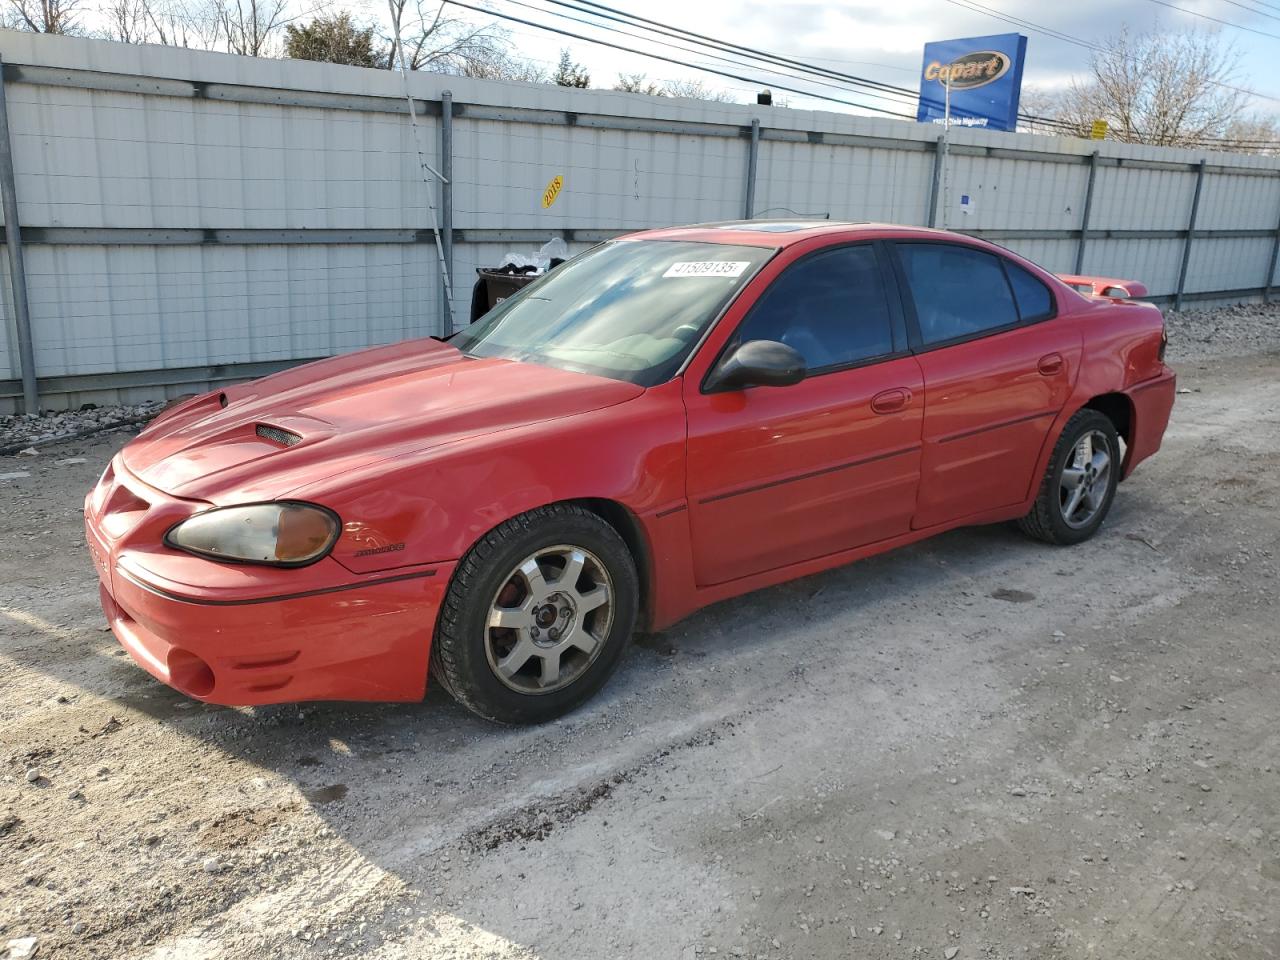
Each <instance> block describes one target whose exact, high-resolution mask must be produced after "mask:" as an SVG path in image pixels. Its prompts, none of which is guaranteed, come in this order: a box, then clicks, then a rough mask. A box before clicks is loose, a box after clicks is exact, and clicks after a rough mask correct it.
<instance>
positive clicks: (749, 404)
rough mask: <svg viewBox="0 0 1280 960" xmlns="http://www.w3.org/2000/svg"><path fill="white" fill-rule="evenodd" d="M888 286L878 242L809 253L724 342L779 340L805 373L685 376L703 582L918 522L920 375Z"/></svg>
mask: <svg viewBox="0 0 1280 960" xmlns="http://www.w3.org/2000/svg"><path fill="white" fill-rule="evenodd" d="M886 280H888V282H886ZM891 286H892V273H891V272H890V271H889V268H888V264H887V260H886V255H885V253H884V252H883V250H882V249H881V248H880V247H879V245H877V244H871V243H862V244H852V245H848V246H842V247H838V248H835V249H827V250H824V251H821V252H819V253H815V254H811V255H809V256H807V257H804V258H803V259H800V260H798V261H797V262H795V263H793V264H791V265H790V266H788V267H787V268H786V269H785V270H784V271H783V272H782V273H781V274H780V275H779V276H778V277H777V278H776V279H775V280H774V281H773V283H772V284H771V285H770V286H769V287H768V288H767V289H766V290H765V291H764V293H763V294H761V296H760V298H759V300H758V301H757V302H756V303H755V305H754V306H752V307H751V309H750V310H749V311H748V313H747V314H746V316H745V317H744V319H743V320H742V323H741V324H740V326H739V328H738V330H737V331H736V332H735V333H734V334H733V336H732V337H731V338H730V339H729V342H728V346H727V347H726V349H732V348H733V346H734V345H736V344H738V343H744V342H746V341H748V340H776V341H781V342H783V343H786V344H788V345H790V346H792V347H794V348H795V349H796V350H798V351H799V352H800V353H801V355H802V356H804V358H805V362H806V365H807V368H808V376H807V377H806V379H805V380H803V381H801V382H800V383H798V384H795V385H793V386H788V387H750V388H747V389H743V390H732V391H726V392H711V393H706V392H704V391H703V388H702V383H701V382H693V381H691V380H687V381H686V384H685V405H686V410H687V415H688V429H689V433H688V454H687V463H688V501H689V511H690V521H691V530H692V537H693V554H694V573H695V577H696V580H697V583H698V585H699V586H710V585H713V584H718V583H725V582H727V581H730V580H736V579H738V578H740V577H746V576H750V575H751V574H754V573H760V572H763V571H766V570H771V569H775V568H777V567H782V566H786V565H788V564H792V563H798V562H800V561H803V560H808V559H812V558H815V557H820V556H825V555H827V554H831V553H836V552H838V551H841V550H846V549H850V548H852V547H856V546H860V545H862V544H866V543H871V542H874V541H876V540H882V539H885V538H887V537H892V536H894V535H896V534H900V533H905V532H907V531H908V530H909V529H910V522H911V516H912V514H913V512H914V509H915V502H916V491H917V484H918V482H919V476H920V435H921V427H922V422H923V413H924V406H923V403H922V390H923V386H924V383H923V379H922V377H921V373H920V367H919V365H918V364H917V362H916V360H915V358H913V357H911V356H909V355H907V354H906V343H905V327H903V326H902V324H901V314H900V312H899V311H900V306H899V304H898V302H897V297H896V291H895V290H892V289H891Z"/></svg>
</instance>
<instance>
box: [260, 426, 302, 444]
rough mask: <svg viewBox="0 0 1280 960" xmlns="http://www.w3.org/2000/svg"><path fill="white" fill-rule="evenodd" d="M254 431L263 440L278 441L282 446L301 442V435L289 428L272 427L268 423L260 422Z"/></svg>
mask: <svg viewBox="0 0 1280 960" xmlns="http://www.w3.org/2000/svg"><path fill="white" fill-rule="evenodd" d="M254 432H255V433H256V434H257V435H258V436H260V437H261V438H262V439H263V440H269V441H270V442H272V443H278V444H279V445H280V446H282V447H292V446H293V445H294V444H295V443H301V442H302V435H301V434H297V433H294V432H293V431H291V430H282V429H280V428H279V427H273V426H271V425H270V424H269V423H260V424H258V426H257V429H255V430H254Z"/></svg>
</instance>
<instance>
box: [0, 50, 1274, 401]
mask: <svg viewBox="0 0 1280 960" xmlns="http://www.w3.org/2000/svg"><path fill="white" fill-rule="evenodd" d="M0 55H2V56H3V59H4V64H5V66H4V84H5V91H6V94H7V100H8V106H9V116H10V127H11V141H12V143H13V153H14V163H15V185H16V192H17V196H18V210H19V217H20V219H21V221H22V240H23V247H24V249H25V251H26V259H27V271H28V291H27V301H28V304H29V307H30V313H31V318H32V327H33V334H34V340H35V347H36V366H37V372H38V374H39V375H40V377H41V378H43V381H42V382H43V384H44V387H43V389H44V395H45V397H46V399H47V402H48V403H50V404H53V405H59V404H67V403H73V402H78V400H81V399H84V398H87V397H88V398H94V399H104V398H110V397H118V398H137V397H139V396H141V395H146V394H147V392H148V391H150V392H151V393H152V394H156V393H158V392H161V391H168V392H175V391H182V390H188V389H192V388H193V386H192V385H202V384H205V383H213V382H218V381H219V380H225V379H234V378H235V377H237V376H248V375H253V374H256V373H260V372H262V371H263V370H265V369H267V368H270V367H273V366H277V365H283V364H288V363H290V362H293V361H297V360H300V359H305V358H310V357H314V356H320V355H327V354H332V353H337V352H342V351H345V350H352V349H356V348H358V347H362V346H367V345H371V344H376V343H384V342H388V341H393V340H397V339H401V338H405V337H411V336H420V335H424V334H429V333H439V332H444V331H446V330H448V329H451V328H453V327H456V326H458V325H461V324H463V323H465V322H466V320H467V319H468V316H469V311H470V294H471V286H472V283H473V282H474V279H475V270H476V268H477V267H481V266H491V265H496V264H498V263H500V262H501V261H502V260H503V258H504V257H505V256H506V254H507V253H508V251H517V252H522V253H526V254H528V253H532V252H534V251H535V250H536V249H537V247H538V246H540V245H541V244H542V243H543V242H544V241H545V240H547V239H549V238H550V237H552V236H560V237H561V238H563V239H564V240H566V242H567V243H568V245H569V249H570V252H571V253H575V252H578V251H580V250H583V249H586V248H587V247H589V246H590V245H591V244H592V243H595V242H598V241H599V240H601V239H605V238H607V237H609V236H613V235H616V234H618V233H621V232H625V231H630V230H635V229H643V228H647V227H657V226H665V225H668V224H671V223H688V222H697V221H707V220H727V219H735V218H738V217H741V216H742V215H743V211H744V208H745V206H746V205H747V204H748V203H749V202H751V203H753V212H754V214H755V215H757V216H781V217H797V216H799V217H824V216H826V217H831V218H832V219H847V220H855V221H887V222H898V223H908V224H925V223H929V222H936V223H938V224H939V225H942V224H944V223H945V225H946V226H948V227H950V228H952V229H957V230H961V231H971V232H974V233H976V234H978V235H981V236H986V237H989V238H990V239H992V240H994V241H996V242H998V243H1003V244H1004V245H1006V246H1008V247H1009V248H1010V249H1012V250H1014V251H1016V252H1018V253H1020V254H1022V255H1024V256H1027V257H1028V258H1030V259H1032V260H1034V261H1036V262H1038V263H1041V264H1043V265H1044V266H1046V267H1048V268H1049V269H1051V270H1055V271H1059V272H1068V271H1072V270H1074V268H1075V265H1076V260H1077V258H1078V257H1079V256H1080V254H1081V251H1082V249H1083V262H1082V269H1083V270H1084V271H1085V272H1087V273H1098V274H1108V275H1116V276H1122V277H1133V278H1137V279H1141V280H1143V281H1144V282H1146V283H1147V284H1148V286H1149V288H1150V289H1151V291H1152V294H1153V295H1154V296H1156V297H1157V298H1162V297H1163V298H1169V299H1172V297H1173V296H1174V295H1175V294H1176V293H1177V292H1178V290H1179V287H1180V283H1181V289H1182V290H1183V292H1184V294H1185V295H1187V296H1191V297H1193V298H1194V299H1195V300H1196V301H1198V302H1200V301H1207V300H1208V299H1209V297H1208V296H1206V295H1208V294H1213V293H1219V292H1224V291H1225V292H1230V293H1231V294H1232V295H1234V296H1237V297H1239V296H1248V295H1261V294H1262V293H1263V292H1264V288H1267V287H1269V286H1270V285H1271V284H1272V283H1274V282H1275V277H1267V276H1266V274H1267V272H1268V270H1269V268H1270V267H1271V266H1272V263H1273V258H1274V257H1275V255H1276V251H1277V249H1280V246H1278V244H1277V239H1276V237H1277V230H1280V160H1276V159H1274V158H1269V157H1245V156H1237V155H1228V154H1211V155H1208V156H1206V155H1204V154H1202V153H1200V152H1196V151H1192V150H1169V149H1158V148H1150V147H1141V146H1134V145H1126V144H1117V143H1112V142H1109V141H1108V142H1101V143H1092V142H1088V141H1081V140H1070V139H1051V138H1046V137H1034V136H1030V135H1025V134H1001V133H995V132H989V131H983V130H976V129H956V130H953V131H952V133H951V135H950V140H951V145H950V152H949V154H948V160H947V163H946V164H945V166H941V167H940V166H939V165H938V161H937V158H938V148H937V138H938V135H939V130H938V129H937V128H936V127H931V126H924V125H917V124H911V123H903V122H899V121H895V120H890V119H881V118H865V117H853V116H848V115H842V114H831V113H822V112H814V111H799V110H786V109H781V108H767V107H757V106H754V105H749V104H719V103H708V102H700V101H689V100H674V99H669V98H656V97H643V96H638V95H631V94H622V93H617V92H613V91H597V90H589V91H580V90H567V89H563V88H557V87H554V86H549V85H544V84H521V83H509V82H492V81H478V80H471V79H468V78H462V77H445V76H441V75H433V74H426V73H421V74H415V75H412V76H410V77H409V78H408V79H409V84H410V87H411V90H412V93H413V96H414V98H415V112H416V114H417V116H418V126H417V136H415V130H414V127H413V126H412V125H411V124H410V122H409V114H408V109H407V105H406V103H405V100H404V96H403V87H402V81H401V78H400V77H399V76H398V75H396V74H393V73H391V72H389V71H375V70H361V69H357V68H351V67H341V66H335V65H332V64H317V63H305V62H299V61H275V60H257V59H253V58H245V57H229V56H224V55H218V54H208V53H200V52H195V51H190V50H182V49H178V48H164V47H149V46H147V47H144V46H127V45H123V44H116V43H109V42H105V41H91V40H81V39H71V38H65V37H48V36H36V35H30V34H18V33H12V32H7V31H0ZM446 90H450V91H452V94H453V101H454V104H455V106H454V110H453V113H452V121H451V125H452V144H453V147H452V156H451V161H452V170H453V180H454V183H453V189H452V197H453V199H452V207H451V213H452V224H453V232H452V234H451V235H450V237H451V239H452V240H453V244H452V246H453V253H452V257H453V286H454V296H453V302H452V304H451V307H452V316H451V317H446V316H442V314H441V309H442V304H441V299H442V298H441V275H440V268H439V261H438V258H437V254H436V249H435V243H434V237H433V234H432V219H433V218H432V210H431V206H432V205H433V204H435V205H438V204H439V203H440V202H441V201H442V193H443V192H442V191H441V189H440V187H439V185H438V184H436V183H435V182H434V180H432V181H430V182H425V181H424V177H423V174H422V169H421V166H420V163H421V162H422V161H425V162H426V163H427V164H429V165H431V166H434V167H437V168H439V167H440V166H442V164H443V159H442V157H441V150H442V122H443V121H442V110H443V107H442V103H443V100H442V94H443V93H444V92H445V91H446ZM1095 151H1096V152H1097V159H1096V161H1091V160H1090V157H1091V155H1092V154H1094V152H1095ZM1202 160H1203V161H1206V163H1207V166H1206V167H1205V169H1204V172H1203V175H1202V176H1201V174H1200V171H1199V166H1198V165H1199V164H1200V163H1201V161H1202ZM752 170H754V179H753V180H752V181H751V182H750V183H749V182H748V179H747V178H748V176H749V172H750V171H752ZM557 176H559V177H562V178H563V189H562V190H561V192H560V194H559V195H558V196H557V197H556V198H555V201H554V202H553V203H549V204H545V205H544V202H543V194H544V191H545V189H546V187H547V185H548V183H549V182H550V181H551V180H552V179H553V178H554V177H557ZM1091 182H1092V183H1093V192H1092V200H1091V202H1090V204H1089V214H1088V224H1087V227H1088V230H1087V233H1085V234H1084V235H1083V236H1082V233H1081V231H1082V228H1083V227H1084V226H1085V206H1086V196H1087V195H1089V185H1090V183H1091ZM1197 182H1199V183H1200V184H1201V186H1200V202H1199V205H1198V207H1197V213H1196V223H1195V224H1194V233H1193V234H1192V235H1191V236H1190V238H1189V237H1188V230H1189V229H1191V227H1192V224H1191V211H1192V203H1193V197H1194V196H1195V193H1196V185H1197ZM935 185H936V186H935ZM935 192H936V198H935ZM437 213H438V214H439V215H443V211H437ZM1188 243H1190V247H1188ZM1082 245H1083V246H1082ZM1184 256H1185V258H1186V270H1185V276H1183V269H1182V265H1183V260H1184ZM0 274H5V275H4V276H3V277H2V278H0V288H2V290H3V298H2V300H3V302H0V318H2V319H3V320H4V323H5V331H6V332H5V335H4V336H3V337H0V381H2V382H0V409H12V408H13V405H14V402H15V401H14V399H13V398H14V397H15V396H20V395H21V390H20V389H19V387H18V386H16V385H17V383H18V380H17V378H18V377H19V375H20V373H21V371H20V370H18V369H17V361H16V359H14V356H15V350H14V348H15V343H14V333H13V330H12V329H11V317H12V303H13V297H14V295H15V292H14V291H13V290H11V289H10V286H11V285H10V282H9V278H8V276H7V273H6V272H5V271H0Z"/></svg>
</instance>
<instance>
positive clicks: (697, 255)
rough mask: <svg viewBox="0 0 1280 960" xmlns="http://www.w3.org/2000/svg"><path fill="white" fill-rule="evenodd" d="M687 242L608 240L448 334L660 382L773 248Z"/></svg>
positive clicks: (499, 350) (467, 345)
mask: <svg viewBox="0 0 1280 960" xmlns="http://www.w3.org/2000/svg"><path fill="white" fill-rule="evenodd" d="M774 252H775V251H774V250H772V249H769V248H765V247H745V246H733V245H729V244H722V243H695V242H692V241H688V240H620V241H614V242H612V243H605V244H602V245H600V246H598V247H595V248H593V249H591V250H589V251H587V252H586V253H584V254H582V255H581V256H580V257H577V258H575V259H573V260H570V261H569V262H568V263H565V264H562V265H561V266H559V267H556V268H555V269H554V270H552V271H551V272H550V273H548V274H547V275H546V276H545V277H543V278H542V279H540V280H538V281H537V282H535V283H532V284H530V285H529V286H527V287H525V288H524V289H523V290H521V291H520V292H519V293H517V294H515V295H514V296H512V297H508V298H507V299H506V300H504V301H503V302H502V303H500V304H498V305H497V306H496V307H494V308H493V309H492V310H490V311H489V312H488V313H486V314H485V315H484V316H483V317H481V318H480V319H479V320H477V321H476V322H475V323H473V324H472V325H471V326H469V327H467V328H466V329H464V330H461V331H459V332H458V333H457V334H456V335H455V336H454V337H453V338H452V339H451V340H450V343H452V344H453V345H454V346H456V347H458V348H459V349H460V350H462V352H463V353H464V354H466V355H467V356H471V357H500V358H505V359H509V360H523V361H527V362H529V363H540V364H544V365H546V366H551V367H559V368H561V369H564V370H575V371H578V372H581V373H593V374H597V375H599V376H605V377H611V378H613V379H615V380H626V381H629V382H631V383H637V384H640V385H641V386H646V387H649V386H653V385H655V384H658V383H662V382H664V381H666V380H669V379H670V378H671V377H672V376H673V375H674V374H675V372H676V371H677V370H679V369H680V366H681V364H683V363H684V361H685V358H686V357H688V356H689V352H690V351H691V350H692V349H693V347H694V345H695V344H697V342H698V340H699V338H700V337H701V336H702V333H703V331H705V330H706V329H707V327H708V326H709V325H710V324H711V322H712V321H713V320H715V318H716V317H717V316H719V315H720V312H721V311H722V310H724V308H725V306H726V305H727V304H728V303H729V301H730V300H732V299H733V297H734V296H735V295H736V294H737V292H738V291H739V290H741V289H742V287H743V285H744V284H746V282H747V281H748V280H749V279H750V278H751V277H752V276H753V275H754V274H755V272H756V271H757V270H759V269H760V267H761V266H762V265H764V263H766V262H767V261H768V260H769V258H770V257H771V256H773V254H774Z"/></svg>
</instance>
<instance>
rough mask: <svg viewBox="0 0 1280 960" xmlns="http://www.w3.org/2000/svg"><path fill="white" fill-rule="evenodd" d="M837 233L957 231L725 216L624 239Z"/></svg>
mask: <svg viewBox="0 0 1280 960" xmlns="http://www.w3.org/2000/svg"><path fill="white" fill-rule="evenodd" d="M833 234H840V235H842V236H846V237H850V238H859V239H868V240H870V239H875V238H880V237H913V236H919V237H922V238H925V237H931V238H938V237H948V238H952V239H956V238H958V237H959V236H960V235H959V234H955V233H951V232H949V231H946V230H934V229H932V228H929V227H910V226H903V225H901V224H894V223H858V222H854V221H849V220H803V219H793V220H725V221H723V222H720V223H696V224H691V225H690V226H685V227H666V228H664V229H661V230H643V231H640V232H638V233H630V234H627V235H626V236H625V237H623V238H620V239H626V240H692V241H695V242H699V243H734V244H741V245H742V246H748V247H789V246H791V245H792V244H793V243H800V242H801V241H804V240H810V239H812V238H814V237H821V236H828V235H833Z"/></svg>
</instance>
